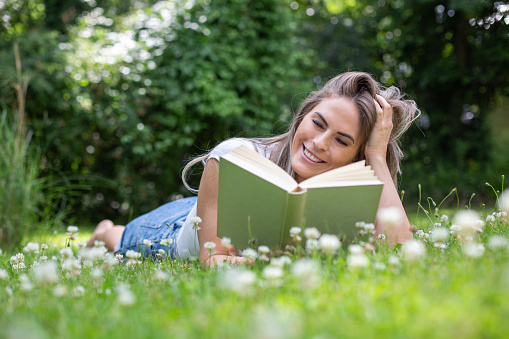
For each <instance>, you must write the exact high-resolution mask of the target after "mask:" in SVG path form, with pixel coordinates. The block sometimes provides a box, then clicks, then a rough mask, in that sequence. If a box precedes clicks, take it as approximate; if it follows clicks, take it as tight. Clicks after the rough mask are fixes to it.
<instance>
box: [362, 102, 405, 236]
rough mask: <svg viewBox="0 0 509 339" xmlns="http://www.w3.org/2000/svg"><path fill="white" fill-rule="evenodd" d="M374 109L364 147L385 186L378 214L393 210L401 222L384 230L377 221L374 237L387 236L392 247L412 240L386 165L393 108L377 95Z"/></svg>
mask: <svg viewBox="0 0 509 339" xmlns="http://www.w3.org/2000/svg"><path fill="white" fill-rule="evenodd" d="M376 107H377V114H378V116H377V121H376V124H375V127H374V128H373V132H371V135H370V137H369V140H368V142H367V144H366V150H365V155H366V161H367V163H368V164H369V165H370V166H371V168H373V170H374V171H375V174H376V176H377V177H378V179H379V180H380V181H382V182H383V183H384V188H383V190H382V197H381V199H380V205H379V206H378V211H380V209H383V208H387V207H395V208H397V209H398V210H399V211H400V214H401V216H402V220H401V222H400V224H399V225H397V226H395V227H392V228H386V227H385V226H384V225H382V223H381V222H380V220H379V218H378V217H377V219H376V220H375V230H376V233H377V234H385V233H387V238H388V239H387V241H388V242H389V244H391V245H395V244H397V243H403V242H405V241H406V240H409V239H412V238H413V236H412V232H410V222H409V221H408V217H407V215H406V212H405V209H404V208H403V204H402V203H401V200H400V197H399V194H398V190H397V189H396V186H394V182H393V180H392V177H391V174H390V171H389V167H388V166H387V161H386V154H387V145H388V143H389V138H390V135H391V131H392V107H391V106H390V105H389V103H388V102H387V101H386V100H385V99H384V98H383V97H381V96H380V95H377V101H376Z"/></svg>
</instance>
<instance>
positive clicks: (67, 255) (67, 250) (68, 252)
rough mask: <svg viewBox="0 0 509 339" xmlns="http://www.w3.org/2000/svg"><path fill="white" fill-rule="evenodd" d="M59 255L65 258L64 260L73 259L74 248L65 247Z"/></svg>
mask: <svg viewBox="0 0 509 339" xmlns="http://www.w3.org/2000/svg"><path fill="white" fill-rule="evenodd" d="M58 253H59V254H60V255H61V256H62V257H63V258H64V260H65V259H69V258H72V256H73V255H74V253H73V251H72V248H70V247H64V248H62V249H61V250H60V251H58Z"/></svg>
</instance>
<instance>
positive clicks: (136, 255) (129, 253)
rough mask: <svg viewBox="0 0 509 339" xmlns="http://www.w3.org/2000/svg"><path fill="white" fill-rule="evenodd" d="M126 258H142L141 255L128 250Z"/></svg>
mask: <svg viewBox="0 0 509 339" xmlns="http://www.w3.org/2000/svg"><path fill="white" fill-rule="evenodd" d="M125 256H126V258H129V259H139V258H141V253H140V252H136V251H133V250H128V251H127V252H126V253H125Z"/></svg>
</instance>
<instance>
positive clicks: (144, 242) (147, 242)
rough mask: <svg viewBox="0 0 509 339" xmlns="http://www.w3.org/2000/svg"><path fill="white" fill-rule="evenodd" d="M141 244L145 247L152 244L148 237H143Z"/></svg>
mask: <svg viewBox="0 0 509 339" xmlns="http://www.w3.org/2000/svg"><path fill="white" fill-rule="evenodd" d="M143 245H145V247H150V246H152V241H150V240H148V239H144V240H143Z"/></svg>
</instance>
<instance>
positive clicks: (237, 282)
mask: <svg viewBox="0 0 509 339" xmlns="http://www.w3.org/2000/svg"><path fill="white" fill-rule="evenodd" d="M255 281H256V274H255V273H253V272H252V271H249V270H245V269H241V268H235V269H227V270H226V271H224V273H223V274H222V276H221V286H222V287H223V288H224V289H228V290H230V291H233V292H235V293H237V294H238V295H242V296H245V295H250V294H251V293H252V292H253V289H252V288H253V285H254V283H255Z"/></svg>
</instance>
